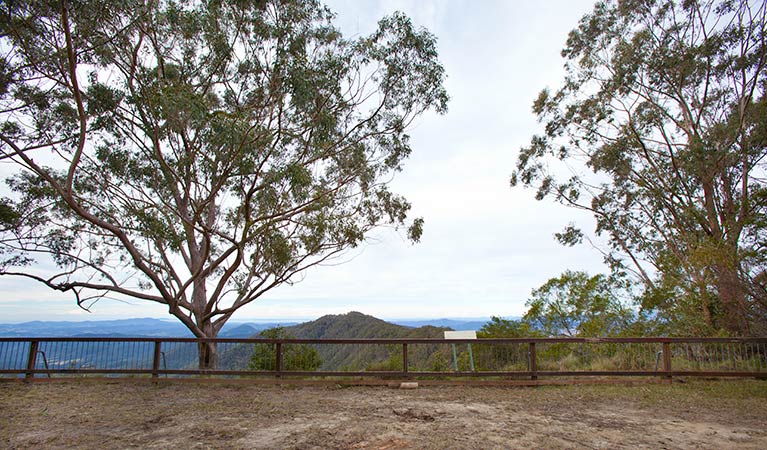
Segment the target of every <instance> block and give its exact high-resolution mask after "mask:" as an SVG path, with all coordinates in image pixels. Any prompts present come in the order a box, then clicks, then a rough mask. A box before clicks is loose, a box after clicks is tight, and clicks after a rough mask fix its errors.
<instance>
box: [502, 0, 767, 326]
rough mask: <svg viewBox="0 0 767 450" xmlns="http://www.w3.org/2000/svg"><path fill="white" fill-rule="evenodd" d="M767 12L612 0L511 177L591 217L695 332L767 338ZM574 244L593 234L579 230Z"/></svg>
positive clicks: (549, 98)
mask: <svg viewBox="0 0 767 450" xmlns="http://www.w3.org/2000/svg"><path fill="white" fill-rule="evenodd" d="M766 10H767V4H765V2H762V1H747V0H737V1H731V0H700V1H695V0H678V1H677V0H618V1H615V0H607V1H603V2H599V3H597V4H596V5H595V7H594V10H593V11H592V12H591V13H590V14H587V15H586V16H585V17H583V19H581V21H580V24H579V25H578V27H577V28H576V29H574V30H573V31H572V32H571V33H570V35H569V38H568V40H567V45H566V47H565V49H564V50H563V52H562V55H563V56H564V57H565V58H566V66H565V67H566V73H567V75H566V78H565V80H564V83H563V86H562V87H561V88H560V89H558V90H556V91H554V92H551V91H548V90H545V91H543V92H542V93H541V95H540V97H539V98H538V100H537V101H536V102H535V104H534V106H533V110H534V112H535V113H536V114H537V115H538V117H539V119H540V120H541V121H542V122H543V123H544V124H545V132H544V133H543V134H540V135H538V136H535V137H534V138H533V139H532V141H531V144H530V145H529V146H528V147H525V148H523V149H522V150H521V152H520V154H519V158H518V161H517V167H516V171H515V173H514V175H513V177H512V184H517V183H519V184H522V185H525V186H530V187H534V188H535V189H537V197H538V198H539V199H540V198H544V197H553V198H555V199H556V200H557V201H559V202H561V203H563V204H565V205H568V206H572V207H574V208H579V209H583V210H587V211H590V212H591V213H592V214H593V215H594V217H595V219H596V222H597V229H596V232H597V234H600V235H602V236H604V237H605V238H606V240H607V241H608V242H609V248H606V249H604V252H605V256H606V261H607V262H608V263H610V264H611V265H612V267H613V268H614V269H616V271H618V272H623V271H629V272H633V273H634V274H635V275H636V279H637V280H639V281H640V282H641V283H642V284H643V285H644V287H645V290H644V291H645V294H644V296H643V299H644V303H643V306H644V307H645V309H647V310H649V311H654V312H655V313H657V314H658V316H657V317H659V318H661V319H663V320H667V321H672V322H675V323H677V324H679V325H680V326H682V327H688V326H689V325H690V324H693V323H696V324H700V326H695V327H689V328H687V330H689V331H690V332H706V330H708V332H713V331H716V330H725V331H727V332H729V333H732V334H753V333H764V332H765V331H767V289H766V288H767V271H766V270H767V246H766V245H765V240H766V239H767V220H766V218H767V217H766V216H765V213H766V212H767V186H766V185H765V181H766V180H767V171H765V160H764V159H765V156H766V155H767V128H765V126H766V125H767V97H766V96H765V94H766V92H765V88H766V87H767V71H766V70H765V68H766V67H767V45H765V39H767V33H766V31H765V27H766V21H765V18H766V16H767V13H766ZM559 238H560V240H561V241H562V242H563V243H566V244H573V243H575V242H578V241H580V240H581V239H582V238H583V234H582V233H581V231H580V230H578V229H576V228H574V227H569V228H568V229H567V230H566V231H565V232H564V233H562V234H560V235H559Z"/></svg>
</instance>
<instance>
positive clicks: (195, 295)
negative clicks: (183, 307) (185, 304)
mask: <svg viewBox="0 0 767 450" xmlns="http://www.w3.org/2000/svg"><path fill="white" fill-rule="evenodd" d="M192 289H193V290H192V304H193V307H194V315H195V321H196V322H197V329H198V332H197V333H195V334H196V335H197V337H201V338H215V337H217V336H218V330H217V329H216V327H214V326H213V322H212V321H211V320H210V318H209V317H205V308H206V306H207V303H208V293H207V289H206V287H205V279H198V280H196V281H195V282H194V286H193V288H192ZM197 353H198V356H199V368H200V369H217V368H218V346H217V344H216V343H215V342H200V343H199V344H197Z"/></svg>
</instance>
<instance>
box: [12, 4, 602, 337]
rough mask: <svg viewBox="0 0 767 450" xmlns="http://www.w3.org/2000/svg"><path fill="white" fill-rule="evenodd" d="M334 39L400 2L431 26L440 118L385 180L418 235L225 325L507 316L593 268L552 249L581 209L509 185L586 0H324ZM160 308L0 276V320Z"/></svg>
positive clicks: (272, 297) (375, 246)
mask: <svg viewBox="0 0 767 450" xmlns="http://www.w3.org/2000/svg"><path fill="white" fill-rule="evenodd" d="M328 4H329V6H330V8H331V9H332V10H334V11H335V12H336V13H337V19H336V24H337V25H338V26H339V27H340V28H341V30H342V31H343V33H344V34H345V35H356V34H363V35H364V34H368V33H370V32H371V31H372V30H373V29H374V28H375V26H376V22H377V21H378V20H379V19H380V18H381V17H383V16H385V15H388V14H391V13H392V12H394V11H396V10H400V11H403V12H405V13H406V14H407V15H408V16H409V17H411V19H412V20H413V22H414V23H415V25H416V26H418V27H425V28H427V29H428V30H429V31H430V32H431V33H433V34H434V35H436V36H437V40H438V48H439V53H440V60H441V61H442V63H443V65H444V67H445V69H446V72H447V75H448V78H447V83H446V87H447V89H448V92H449V94H450V96H451V101H450V104H449V112H448V113H447V114H446V115H444V116H437V115H433V114H429V115H426V116H422V117H420V118H419V119H418V120H416V122H415V123H414V125H413V127H412V129H411V130H410V135H411V143H412V147H413V153H412V156H411V158H410V159H409V160H408V161H406V162H405V165H404V170H403V172H402V173H400V174H398V176H397V178H396V179H395V180H394V182H393V190H394V191H395V192H398V193H400V194H403V195H404V196H405V197H406V198H408V200H409V201H410V202H411V203H412V204H413V210H412V217H419V216H422V217H423V218H424V220H425V229H424V235H423V237H422V240H421V242H420V243H419V244H415V245H413V244H411V243H409V242H408V241H407V240H406V239H405V237H404V234H403V233H397V232H395V231H393V230H389V229H382V230H378V232H376V233H375V234H374V235H373V236H371V239H370V242H369V243H368V245H366V246H364V248H362V249H359V250H357V251H354V252H352V253H350V254H349V255H347V258H346V260H347V261H346V262H345V263H343V264H338V265H334V266H323V267H319V268H316V269H313V270H311V271H309V272H307V273H306V275H305V277H304V279H303V280H302V281H300V282H298V283H296V284H294V285H292V286H283V287H280V288H278V289H276V290H273V291H272V292H271V293H269V294H267V295H266V297H264V298H262V299H261V300H259V301H256V302H255V303H253V304H251V305H249V306H248V307H246V308H244V309H242V310H240V311H239V313H238V314H237V315H235V316H234V318H233V320H234V321H248V320H264V319H313V318H316V317H319V316H321V315H324V314H338V313H345V312H348V311H352V310H355V311H361V312H363V313H366V314H372V315H375V316H377V317H381V318H389V319H393V318H441V317H486V316H490V315H500V316H518V315H521V314H523V313H524V311H525V306H524V305H525V301H526V299H527V297H528V295H529V294H530V291H531V290H532V289H534V288H536V287H538V286H540V285H541V284H543V283H544V282H545V281H546V280H548V279H549V278H551V277H554V276H557V275H559V274H560V273H561V272H563V271H564V270H566V269H581V270H587V271H589V272H591V273H597V272H603V271H605V268H604V266H603V264H602V258H601V256H600V254H599V253H598V252H597V251H596V250H594V249H591V248H589V247H587V246H579V247H575V248H566V247H562V246H560V245H559V244H557V243H556V241H555V240H554V238H553V234H554V233H555V232H557V231H560V230H561V229H562V228H563V227H564V226H565V225H567V223H569V222H576V223H579V224H582V225H583V226H584V227H585V228H586V229H587V230H589V231H591V230H593V222H592V221H591V219H590V217H588V216H586V215H584V214H583V213H578V212H576V211H574V210H571V209H568V208H565V207H563V206H560V205H556V204H553V203H551V202H538V201H535V200H534V198H533V196H534V192H533V191H531V190H527V189H523V188H521V187H517V188H514V189H512V188H510V187H509V177H510V175H511V173H512V171H513V168H514V163H515V160H516V155H517V153H518V150H519V148H520V147H521V146H523V145H526V144H527V143H528V142H529V140H530V137H531V136H532V135H533V134H534V133H535V132H536V131H538V130H539V129H540V125H539V124H538V123H537V122H536V120H535V117H534V115H533V114H532V112H531V105H532V102H533V100H534V99H535V97H536V96H537V94H538V92H539V91H540V90H541V89H543V88H545V87H552V88H556V87H557V86H558V85H559V84H560V82H561V80H562V77H563V75H564V72H563V69H562V66H563V60H562V58H561V56H560V51H561V49H562V47H563V45H564V43H565V39H566V37H567V33H568V32H569V31H570V30H571V29H572V28H574V27H575V26H576V25H577V23H578V20H579V19H580V17H582V16H583V15H584V14H585V13H587V12H588V11H590V10H591V7H592V4H593V2H592V1H588V0H556V1H554V0H547V1H545V2H524V1H512V0H508V1H481V2H477V1H462V0H444V1H437V0H433V1H425V0H413V1H409V0H380V1H372V0H332V1H329V2H328ZM129 317H169V316H167V309H166V308H163V307H161V306H159V305H151V304H147V303H146V302H140V301H133V302H130V303H122V302H116V301H106V300H104V301H102V302H100V303H98V304H97V305H96V306H94V307H93V309H92V312H91V313H85V312H83V311H82V310H79V309H78V308H77V307H76V305H75V303H74V300H73V299H72V298H70V297H66V296H62V295H61V294H57V293H52V292H48V291H46V290H44V289H42V288H40V287H38V286H35V285H30V282H29V281H26V280H13V279H8V278H0V322H19V321H26V320H102V319H114V318H129Z"/></svg>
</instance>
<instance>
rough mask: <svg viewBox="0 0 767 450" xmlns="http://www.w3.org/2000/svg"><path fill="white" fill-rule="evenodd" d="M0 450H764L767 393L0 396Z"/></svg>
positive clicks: (99, 386)
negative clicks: (591, 449)
mask: <svg viewBox="0 0 767 450" xmlns="http://www.w3.org/2000/svg"><path fill="white" fill-rule="evenodd" d="M0 410H2V411H3V415H2V418H1V419H0V446H2V447H5V448H12V449H16V448H18V449H22V448H24V449H26V448H29V449H32V448H34V449H39V448H99V449H101V448H105V449H109V448H115V449H117V448H121V449H122V448H157V449H160V448H162V449H165V448H179V449H181V448H183V449H191V448H200V449H203V448H280V449H282V448H292V449H304V448H339V449H363V448H368V449H387V450H393V449H409V448H414V449H415V448H417V449H421V448H435V449H437V448H459V449H460V448H466V449H469V448H611V449H612V448H739V449H743V448H745V449H748V448H753V449H763V448H767V430H766V429H765V425H766V424H767V420H766V419H765V417H767V381H757V380H737V381H728V380H720V381H699V380H695V381H689V382H675V383H674V384H672V385H649V384H648V385H633V386H613V385H595V386H581V385H579V386H546V387H538V388H497V387H466V386H460V387H456V386H444V387H427V388H423V387H422V388H419V389H417V390H408V391H402V390H396V389H388V388H385V387H348V388H341V387H296V386H283V387H279V386H263V385H250V384H227V383H224V382H222V383H173V384H157V385H155V384H151V383H130V382H127V381H115V382H92V381H88V380H82V381H72V382H67V383H33V384H22V383H2V384H0Z"/></svg>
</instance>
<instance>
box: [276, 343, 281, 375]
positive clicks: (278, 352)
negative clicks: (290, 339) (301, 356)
mask: <svg viewBox="0 0 767 450" xmlns="http://www.w3.org/2000/svg"><path fill="white" fill-rule="evenodd" d="M274 358H275V361H274V370H275V371H276V372H277V378H279V377H280V376H281V375H282V342H278V343H277V344H275V350H274Z"/></svg>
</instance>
